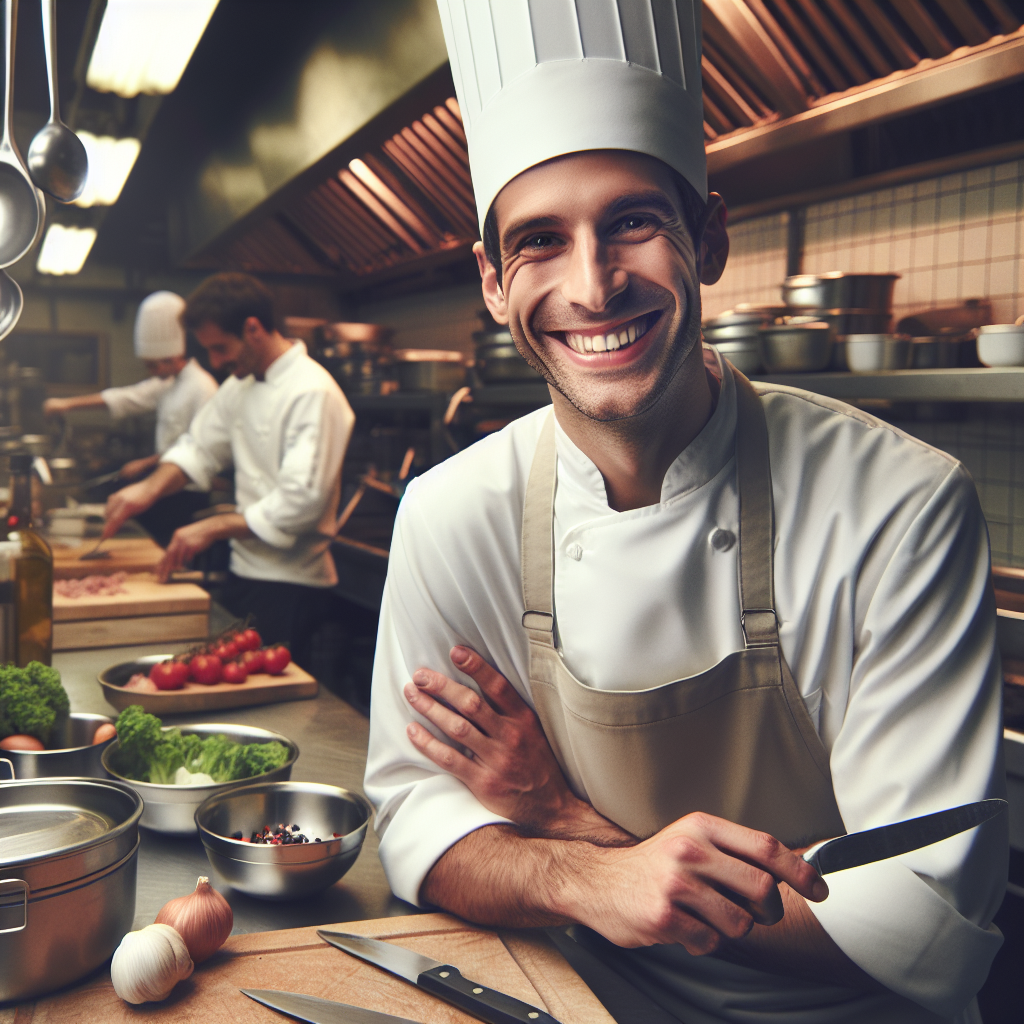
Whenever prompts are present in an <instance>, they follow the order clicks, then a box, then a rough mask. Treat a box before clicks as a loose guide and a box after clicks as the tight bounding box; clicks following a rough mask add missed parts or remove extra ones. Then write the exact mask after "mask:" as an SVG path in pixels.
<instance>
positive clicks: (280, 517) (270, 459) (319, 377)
mask: <svg viewBox="0 0 1024 1024" xmlns="http://www.w3.org/2000/svg"><path fill="white" fill-rule="evenodd" d="M264 378H265V379H264V380H261V381H260V380H256V378H255V377H253V376H249V377H246V378H244V379H242V380H239V378H237V377H234V376H232V377H228V379H227V380H226V381H225V382H224V383H223V384H222V385H221V386H220V388H219V389H218V391H217V394H216V395H214V397H213V399H212V400H211V401H210V402H209V403H208V404H207V405H206V406H204V407H203V409H202V410H201V412H200V413H199V414H198V415H197V416H196V418H195V419H194V420H193V421H192V426H191V427H190V428H189V431H188V433H187V434H184V435H182V437H181V438H179V440H178V443H177V444H176V445H175V446H174V447H173V448H171V450H170V451H168V452H167V453H166V454H165V455H164V457H163V459H162V460H161V461H162V462H173V463H174V464H175V465H176V466H178V467H180V468H181V469H182V470H183V471H184V472H185V473H186V474H187V475H188V476H189V477H191V479H192V480H194V481H195V482H196V483H197V484H199V486H200V487H202V488H203V489H204V490H205V489H208V488H209V487H210V484H211V481H212V480H213V478H214V477H215V476H216V475H217V474H218V473H219V472H221V471H222V470H224V469H226V468H227V467H228V466H230V465H234V467H235V502H236V504H237V506H238V510H239V512H241V513H242V515H244V516H245V521H246V523H247V524H248V526H249V529H250V530H252V532H253V533H254V534H255V537H247V538H244V539H237V538H236V539H233V540H232V541H231V571H232V572H234V573H235V574H236V575H238V576H245V577H247V578H249V579H258V580H280V581H283V582H285V583H301V584H305V585H306V586H312V587H329V586H333V585H334V584H335V583H336V582H337V579H338V577H337V573H336V572H335V568H334V560H333V559H332V558H331V552H330V542H331V539H332V538H333V536H334V533H335V529H334V527H335V522H336V519H337V512H338V498H339V496H340V493H341V463H342V460H343V459H344V457H345V449H346V448H347V447H348V441H349V437H350V436H351V434H352V427H353V425H354V424H355V420H356V417H355V413H353V412H352V408H351V406H350V405H349V404H348V401H347V400H346V399H345V396H344V395H343V394H342V393H341V388H339V387H338V385H337V383H336V382H335V380H334V378H333V377H332V376H331V375H330V374H329V373H328V372H327V371H326V370H325V369H324V368H323V367H322V366H321V365H320V364H319V363H317V362H316V361H315V360H313V359H310V357H309V356H308V355H307V354H306V346H305V345H304V344H303V343H302V342H301V341H296V342H293V343H292V347H291V348H290V349H289V350H288V351H287V352H285V353H284V354H283V355H281V356H278V358H277V359H275V360H274V362H273V363H271V364H270V367H269V368H268V369H267V372H266V374H265V375H264Z"/></svg>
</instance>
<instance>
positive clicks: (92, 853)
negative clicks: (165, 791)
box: [0, 779, 142, 1002]
mask: <svg viewBox="0 0 1024 1024" xmlns="http://www.w3.org/2000/svg"><path fill="white" fill-rule="evenodd" d="M141 815H142V800H141V799H140V798H139V796H138V794H136V793H134V792H132V791H131V790H130V789H128V788H127V787H124V786H121V785H119V784H118V783H116V782H110V781H99V780H91V779H57V780H49V779H36V780H30V781H26V782H21V781H19V782H5V783H3V784H0V965H2V969H0V1002H6V1001H8V1000H15V999H18V1000H20V999H27V998H29V997H31V996H36V995H40V994H42V993H45V992H51V991H53V990H54V989H56V988H60V987H61V986H63V985H69V984H71V983H72V982H75V981H78V980H79V979H80V978H82V977H84V976H85V975H86V974H88V973H89V972H90V971H92V970H94V969H95V968H96V967H98V966H99V965H100V964H101V963H103V961H104V960H106V959H107V957H109V956H110V955H111V953H113V951H114V950H115V949H116V948H117V945H118V943H119V942H120V941H121V939H122V938H123V937H124V935H125V933H126V932H127V931H128V930H129V929H130V928H131V926H132V922H133V920H134V918H135V871H136V862H137V857H138V850H139V819H140V817H141Z"/></svg>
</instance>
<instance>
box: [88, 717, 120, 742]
mask: <svg viewBox="0 0 1024 1024" xmlns="http://www.w3.org/2000/svg"><path fill="white" fill-rule="evenodd" d="M116 735H117V729H115V728H114V723H113V722H104V723H103V724H102V725H101V726H100V727H99V728H98V729H97V730H96V731H95V732H94V733H93V735H92V742H93V746H95V745H96V744H97V743H106V742H107V740H112V739H113V738H114V737H115V736H116Z"/></svg>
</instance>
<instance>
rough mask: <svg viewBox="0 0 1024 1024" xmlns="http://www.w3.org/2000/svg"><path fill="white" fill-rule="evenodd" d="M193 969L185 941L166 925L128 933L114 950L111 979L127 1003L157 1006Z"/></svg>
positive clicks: (152, 925)
mask: <svg viewBox="0 0 1024 1024" xmlns="http://www.w3.org/2000/svg"><path fill="white" fill-rule="evenodd" d="M192 970H193V964H192V960H191V959H190V958H189V955H188V949H187V947H186V946H185V941H184V939H182V937H181V936H180V935H179V934H178V933H177V932H176V931H175V930H174V929H173V928H171V927H169V926H168V925H165V924H151V925H147V926H146V927H145V928H143V929H142V930H141V931H137V932H129V933H128V934H127V935H126V936H125V937H124V938H123V939H122V940H121V945H120V946H118V947H117V949H116V950H115V951H114V959H113V960H111V962H110V980H111V981H112V982H113V983H114V991H115V992H116V993H117V994H118V995H119V996H120V997H121V998H122V999H123V1000H124V1001H125V1002H126V1003H156V1002H159V1001H160V1000H161V999H166V998H167V997H168V996H169V995H170V994H171V989H172V988H174V986H175V985H177V984H178V982H179V981H183V980H184V979H185V978H187V977H188V976H189V975H190V974H191V973H192Z"/></svg>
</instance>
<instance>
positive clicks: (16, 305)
mask: <svg viewBox="0 0 1024 1024" xmlns="http://www.w3.org/2000/svg"><path fill="white" fill-rule="evenodd" d="M24 306H25V296H24V295H22V293H21V285H19V284H18V282H17V281H15V280H14V278H13V277H11V276H10V275H9V274H8V273H7V271H6V270H0V341H3V339H4V338H6V337H7V335H8V334H10V333H11V331H13V330H14V328H15V327H16V326H17V324H18V321H19V320H20V319H21V311H22V309H23V308H24Z"/></svg>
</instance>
